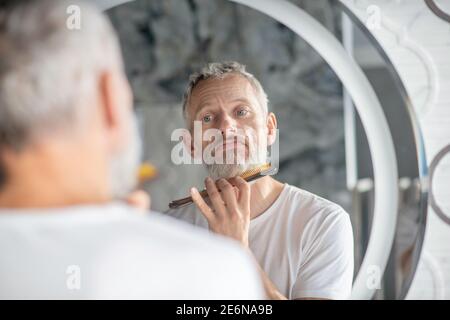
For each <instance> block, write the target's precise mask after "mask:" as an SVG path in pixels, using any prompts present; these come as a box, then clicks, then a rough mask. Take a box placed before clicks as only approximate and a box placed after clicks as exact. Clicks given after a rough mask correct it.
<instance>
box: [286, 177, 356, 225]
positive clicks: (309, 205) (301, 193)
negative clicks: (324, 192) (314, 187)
mask: <svg viewBox="0 0 450 320" xmlns="http://www.w3.org/2000/svg"><path fill="white" fill-rule="evenodd" d="M286 188H287V190H286V196H285V199H284V201H285V205H287V206H288V207H289V209H288V211H290V213H291V214H293V215H295V216H298V217H299V218H300V219H302V220H303V219H306V220H310V219H316V220H317V219H319V220H323V219H337V218H342V217H345V216H348V213H347V212H346V211H345V210H344V209H343V208H342V207H341V206H340V205H339V204H337V203H335V202H332V201H331V200H328V199H325V198H324V197H321V196H319V195H317V194H314V193H312V192H310V191H307V190H304V189H301V188H298V187H296V186H292V185H286Z"/></svg>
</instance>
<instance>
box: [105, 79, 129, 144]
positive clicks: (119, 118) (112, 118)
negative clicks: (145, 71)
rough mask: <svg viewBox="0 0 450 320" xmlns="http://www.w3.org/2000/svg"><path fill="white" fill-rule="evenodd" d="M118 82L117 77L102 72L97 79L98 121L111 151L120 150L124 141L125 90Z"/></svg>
mask: <svg viewBox="0 0 450 320" xmlns="http://www.w3.org/2000/svg"><path fill="white" fill-rule="evenodd" d="M124 86H125V85H124V84H123V83H121V82H120V79H119V77H118V75H116V74H114V73H112V72H111V71H104V72H102V73H101V74H100V77H99V93H100V94H99V102H100V103H99V107H100V110H99V111H100V120H101V122H102V124H103V129H104V130H105V133H106V135H107V137H108V141H109V144H110V145H109V146H110V147H111V148H112V149H117V148H121V147H122V144H123V143H124V141H122V139H123V137H124V134H123V133H124V130H125V129H124V128H125V125H126V124H125V121H126V119H125V118H126V117H124V116H123V115H124V111H125V110H123V109H124V107H125V106H124V105H123V104H124V103H125V100H124V99H126V97H125V95H126V92H124V90H126V89H127V88H125V87H124Z"/></svg>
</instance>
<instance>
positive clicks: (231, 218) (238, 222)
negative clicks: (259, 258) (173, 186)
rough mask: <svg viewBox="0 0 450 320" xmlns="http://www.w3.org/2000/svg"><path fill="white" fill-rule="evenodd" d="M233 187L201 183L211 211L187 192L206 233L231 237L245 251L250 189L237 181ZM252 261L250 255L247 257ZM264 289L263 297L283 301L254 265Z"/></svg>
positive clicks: (194, 191)
mask: <svg viewBox="0 0 450 320" xmlns="http://www.w3.org/2000/svg"><path fill="white" fill-rule="evenodd" d="M233 182H234V183H233V184H234V185H235V186H236V188H235V187H233V186H232V185H231V184H230V182H228V181H227V180H225V179H220V180H219V181H218V182H217V186H218V187H219V188H220V192H219V190H218V188H217V186H216V183H214V181H213V180H212V179H211V178H207V179H206V181H205V185H206V190H207V192H208V196H209V199H210V200H211V204H212V207H213V208H211V207H209V206H208V205H207V204H206V202H205V201H204V200H203V198H202V197H201V196H200V194H199V192H198V190H197V189H196V188H192V189H191V196H192V199H193V200H194V203H195V204H196V205H197V207H198V208H199V210H200V212H201V213H202V214H203V215H204V216H205V218H206V220H207V221H208V225H209V229H210V230H211V231H213V232H215V233H218V234H221V235H224V236H228V237H231V238H233V239H235V240H237V241H239V242H240V243H241V245H242V246H243V247H244V248H245V249H246V250H248V251H249V252H251V251H250V249H249V246H248V234H249V229H250V187H249V185H248V183H247V182H246V181H245V180H244V179H242V178H240V177H236V178H234V179H233ZM251 255H252V257H253V259H254V260H255V261H256V259H255V257H254V255H253V253H252V254H251ZM256 265H257V266H258V268H259V273H260V275H261V279H262V282H263V285H264V289H265V292H266V295H267V297H268V298H269V299H273V300H286V299H287V298H286V297H285V296H283V295H282V294H281V293H280V292H279V291H278V289H277V288H276V286H275V284H274V283H273V282H272V281H271V280H270V278H269V276H268V275H267V274H266V272H264V270H263V269H262V268H261V266H260V265H259V264H258V263H257V262H256Z"/></svg>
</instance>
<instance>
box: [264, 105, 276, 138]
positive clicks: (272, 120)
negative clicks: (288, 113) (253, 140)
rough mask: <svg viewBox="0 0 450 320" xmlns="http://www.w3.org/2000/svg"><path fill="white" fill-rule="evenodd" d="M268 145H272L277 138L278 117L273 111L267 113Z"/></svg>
mask: <svg viewBox="0 0 450 320" xmlns="http://www.w3.org/2000/svg"><path fill="white" fill-rule="evenodd" d="M266 125H267V145H268V146H271V145H272V144H273V143H274V142H275V140H276V139H277V117H276V116H275V114H274V113H273V112H269V114H268V115H267V123H266Z"/></svg>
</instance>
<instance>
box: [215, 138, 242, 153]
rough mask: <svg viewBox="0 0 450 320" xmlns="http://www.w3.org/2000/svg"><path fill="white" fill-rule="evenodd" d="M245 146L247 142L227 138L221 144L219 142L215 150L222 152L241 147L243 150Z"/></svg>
mask: <svg viewBox="0 0 450 320" xmlns="http://www.w3.org/2000/svg"><path fill="white" fill-rule="evenodd" d="M246 148H247V144H246V143H245V142H243V141H239V140H238V139H227V140H225V141H224V142H223V143H222V144H219V145H217V146H216V147H215V152H216V153H217V152H219V153H220V152H224V151H228V150H236V149H242V150H245V149H246Z"/></svg>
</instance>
